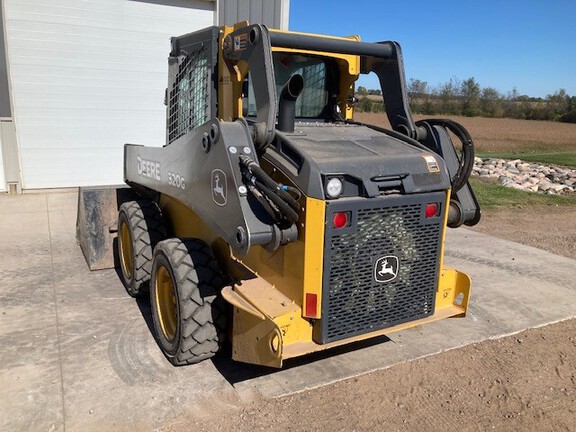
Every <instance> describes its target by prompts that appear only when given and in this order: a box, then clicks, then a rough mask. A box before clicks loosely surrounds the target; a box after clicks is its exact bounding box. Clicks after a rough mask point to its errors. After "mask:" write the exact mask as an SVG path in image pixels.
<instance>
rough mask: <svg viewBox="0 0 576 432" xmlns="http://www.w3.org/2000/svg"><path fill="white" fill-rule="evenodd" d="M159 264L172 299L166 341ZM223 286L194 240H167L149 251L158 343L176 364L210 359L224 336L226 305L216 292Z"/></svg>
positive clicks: (211, 259) (202, 247)
mask: <svg viewBox="0 0 576 432" xmlns="http://www.w3.org/2000/svg"><path fill="white" fill-rule="evenodd" d="M161 266H164V267H165V268H166V269H167V270H168V272H169V274H170V278H171V279H172V284H173V286H174V295H175V297H176V299H175V300H176V329H175V335H174V337H173V339H172V340H170V339H168V338H167V337H166V335H165V334H164V331H163V329H162V327H161V324H160V319H159V312H158V298H157V296H158V294H157V287H156V284H157V283H158V282H157V272H158V269H159V268H160V267H161ZM224 285H225V281H224V278H223V277H222V274H221V273H220V270H219V268H218V264H217V262H216V259H215V258H214V254H213V253H212V250H211V249H210V247H209V246H208V245H207V244H206V243H204V242H203V241H201V240H196V239H178V238H173V239H168V240H164V241H161V242H160V243H158V245H157V246H156V248H155V249H154V263H153V266H152V282H151V288H150V304H151V308H152V321H153V324H154V330H155V334H156V338H157V340H158V344H159V345H160V348H161V349H162V351H163V352H164V355H165V356H166V357H167V358H168V360H169V361H170V362H171V363H172V364H174V365H176V366H180V365H185V364H194V363H198V362H201V361H202V360H206V359H208V358H211V357H213V356H214V355H215V354H216V353H217V352H218V351H219V350H220V348H221V347H222V344H223V343H224V339H225V335H226V321H227V310H228V308H227V304H226V302H225V301H224V299H223V298H222V297H221V295H220V291H221V290H222V288H223V287H224Z"/></svg>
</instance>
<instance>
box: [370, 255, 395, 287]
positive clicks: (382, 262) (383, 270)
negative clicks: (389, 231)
mask: <svg viewBox="0 0 576 432" xmlns="http://www.w3.org/2000/svg"><path fill="white" fill-rule="evenodd" d="M399 268H400V261H399V260H398V257H397V256H394V255H388V256H383V257H382V258H378V260H376V264H374V279H375V280H376V282H382V283H383V282H390V281H392V280H394V279H396V276H398V269H399Z"/></svg>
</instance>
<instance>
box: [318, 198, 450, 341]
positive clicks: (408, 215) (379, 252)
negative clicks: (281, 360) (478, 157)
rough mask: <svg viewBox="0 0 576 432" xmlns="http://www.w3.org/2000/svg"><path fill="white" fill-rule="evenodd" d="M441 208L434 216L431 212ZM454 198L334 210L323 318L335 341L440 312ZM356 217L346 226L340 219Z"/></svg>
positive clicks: (335, 204)
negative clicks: (446, 227)
mask: <svg viewBox="0 0 576 432" xmlns="http://www.w3.org/2000/svg"><path fill="white" fill-rule="evenodd" d="M430 203H437V204H439V210H438V212H437V213H436V214H435V215H433V216H432V217H426V206H427V205H428V204H430ZM445 211H446V194H445V193H444V192H433V193H426V194H415V195H403V196H388V197H379V198H374V199H358V198H355V199H340V200H337V201H329V202H328V203H327V206H326V235H325V243H324V264H323V281H322V284H323V286H322V318H321V320H320V321H319V322H317V323H316V325H315V328H314V341H315V342H317V343H327V342H332V341H337V340H340V339H344V338H349V337H353V336H357V335H361V334H364V333H368V332H372V331H375V330H380V329H385V328H387V327H392V326H395V325H398V324H401V323H405V322H409V321H413V320H417V319H420V318H425V317H428V316H430V315H433V314H434V303H435V297H436V287H437V283H438V272H439V265H440V248H441V242H442V227H443V220H444V214H445ZM337 212H348V216H349V222H348V225H347V226H346V227H344V228H335V227H334V223H333V220H334V214H335V213H337Z"/></svg>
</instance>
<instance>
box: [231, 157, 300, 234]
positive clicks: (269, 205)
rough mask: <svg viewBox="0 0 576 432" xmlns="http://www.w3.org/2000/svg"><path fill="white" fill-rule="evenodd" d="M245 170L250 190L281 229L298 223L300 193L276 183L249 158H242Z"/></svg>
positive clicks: (241, 161)
mask: <svg viewBox="0 0 576 432" xmlns="http://www.w3.org/2000/svg"><path fill="white" fill-rule="evenodd" d="M240 163H241V164H242V166H243V167H244V168H245V171H244V173H245V177H246V178H247V180H248V190H249V191H250V193H251V194H252V195H253V196H254V198H256V200H257V201H258V202H259V203H260V204H261V205H262V208H263V209H264V210H265V211H266V213H267V214H268V215H269V216H270V217H271V218H272V220H273V221H274V224H276V225H278V227H279V228H288V227H290V226H291V225H292V224H295V223H296V222H297V221H298V212H299V211H300V204H299V203H298V200H299V199H300V196H301V195H300V192H299V191H298V189H296V188H293V187H291V186H286V185H283V184H281V183H277V182H275V181H274V180H273V179H272V178H271V177H270V176H269V175H268V174H266V172H265V171H264V170H263V169H262V168H260V166H259V165H258V164H257V163H256V162H254V161H253V160H252V159H251V158H249V157H248V156H244V155H242V156H240Z"/></svg>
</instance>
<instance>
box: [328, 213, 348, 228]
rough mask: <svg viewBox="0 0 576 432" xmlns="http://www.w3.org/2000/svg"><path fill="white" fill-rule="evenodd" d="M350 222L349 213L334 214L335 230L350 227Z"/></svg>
mask: <svg viewBox="0 0 576 432" xmlns="http://www.w3.org/2000/svg"><path fill="white" fill-rule="evenodd" d="M349 221H350V214H349V212H337V213H334V218H333V219H332V223H333V224H334V228H344V227H345V226H348V222H349Z"/></svg>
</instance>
